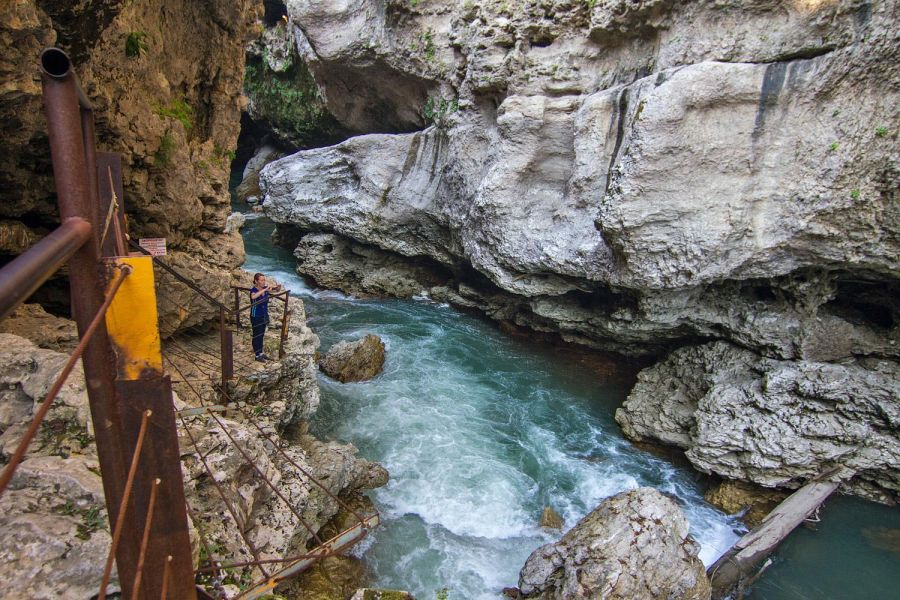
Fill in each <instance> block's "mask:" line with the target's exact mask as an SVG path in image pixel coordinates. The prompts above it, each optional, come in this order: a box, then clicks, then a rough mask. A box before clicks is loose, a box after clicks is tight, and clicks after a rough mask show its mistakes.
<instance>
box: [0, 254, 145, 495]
mask: <svg viewBox="0 0 900 600" xmlns="http://www.w3.org/2000/svg"><path fill="white" fill-rule="evenodd" d="M116 268H117V269H118V270H119V273H118V275H116V277H115V279H113V281H112V283H111V285H110V288H109V290H108V291H107V292H106V296H105V297H104V300H103V304H101V305H100V308H99V309H97V314H96V315H94V319H93V320H92V321H91V323H90V325H88V328H87V329H86V330H85V332H84V335H82V336H81V340H80V341H79V342H78V345H77V346H76V347H75V350H73V351H72V354H71V355H70V356H69V359H68V360H67V361H66V364H65V365H64V366H63V368H62V371H60V373H59V375H58V376H57V377H56V381H54V382H53V387H51V388H50V391H49V392H47V396H46V397H45V398H44V400H43V402H41V405H40V407H38V410H37V412H36V413H35V415H34V418H32V420H31V425H29V426H28V431H26V432H25V435H24V436H22V439H21V440H20V441H19V445H18V446H17V447H16V451H15V452H14V453H13V455H12V458H10V459H9V464H7V465H6V468H5V469H4V470H3V475H0V496H2V495H3V493H4V492H5V491H6V488H7V486H8V485H9V482H10V481H12V478H13V474H14V473H15V472H16V469H18V468H19V462H20V461H21V460H22V458H23V457H24V456H25V453H26V452H27V451H28V446H29V445H30V444H31V441H32V439H33V438H34V436H35V434H36V433H37V430H38V427H40V425H41V423H42V422H43V421H44V418H45V417H46V416H47V413H48V412H49V411H50V406H51V405H52V404H53V400H55V399H56V395H57V394H59V391H60V390H61V389H62V386H63V384H64V383H65V382H66V379H68V377H69V374H70V373H71V372H72V369H73V368H75V363H76V362H78V359H79V358H81V355H82V353H83V352H84V349H85V348H86V347H87V345H88V342H90V341H91V338H92V337H93V336H94V332H95V331H97V327H99V326H100V322H101V321H102V319H103V318H104V316H105V315H106V311H107V310H108V309H109V305H110V304H111V303H112V301H113V298H114V297H115V295H116V292H118V291H119V287H120V286H121V285H122V282H123V281H125V278H126V277H128V275H129V274H130V273H131V267H130V266H128V265H121V266H117V267H116Z"/></svg>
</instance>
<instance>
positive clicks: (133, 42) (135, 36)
mask: <svg viewBox="0 0 900 600" xmlns="http://www.w3.org/2000/svg"><path fill="white" fill-rule="evenodd" d="M146 37H147V34H146V33H144V32H143V31H132V32H131V33H129V34H128V37H126V38H125V56H127V57H128V58H137V57H139V56H143V55H144V54H146V53H147V50H149V47H148V46H147V42H146V41H145V39H144V38H146Z"/></svg>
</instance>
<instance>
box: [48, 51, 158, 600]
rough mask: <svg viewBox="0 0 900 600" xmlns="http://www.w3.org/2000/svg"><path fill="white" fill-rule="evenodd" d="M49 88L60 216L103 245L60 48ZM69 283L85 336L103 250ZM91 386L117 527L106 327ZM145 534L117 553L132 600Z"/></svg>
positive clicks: (95, 352)
mask: <svg viewBox="0 0 900 600" xmlns="http://www.w3.org/2000/svg"><path fill="white" fill-rule="evenodd" d="M40 62H41V83H42V87H43V93H44V113H45V115H46V117H47V132H48V135H49V138H50V156H51V159H52V160H53V176H54V180H55V183H56V194H57V200H58V203H59V213H60V218H61V220H62V221H65V220H67V219H69V218H72V217H79V218H82V219H85V220H87V221H89V222H91V224H92V225H93V227H92V229H93V231H94V236H95V239H96V236H97V235H98V234H97V231H98V230H99V228H100V227H99V226H97V224H96V222H95V221H96V219H97V215H98V214H99V211H98V208H97V202H96V196H92V194H91V184H90V179H89V175H88V157H87V151H86V150H85V144H86V143H87V144H91V145H92V144H93V139H88V138H86V137H85V135H84V128H83V127H82V114H81V109H90V108H91V106H90V103H89V102H88V101H87V98H85V97H84V93H83V92H82V91H81V88H80V86H79V85H78V81H77V78H76V76H75V73H74V70H73V67H72V62H71V60H69V57H68V56H67V55H66V53H65V52H63V51H62V50H60V49H58V48H47V49H45V50H44V51H43V52H42V53H41V61H40ZM69 267H70V268H69V282H70V289H71V295H72V316H73V317H74V318H75V322H76V324H77V325H78V334H79V336H81V337H83V336H84V334H85V332H86V330H87V329H88V327H89V325H90V322H91V320H92V319H93V317H94V315H95V314H97V312H98V311H99V309H100V307H101V305H102V303H103V295H104V290H105V288H106V275H105V274H104V273H103V272H101V262H100V257H99V253H98V248H97V244H96V243H87V244H84V245H83V246H82V247H81V248H80V249H79V250H78V251H77V252H75V254H74V255H73V256H72V259H71V260H70V261H69ZM82 365H83V366H84V373H85V384H86V387H87V392H88V399H89V400H90V405H91V420H92V422H93V424H94V436H95V439H96V442H97V457H98V459H99V461H100V470H101V471H102V473H103V492H104V495H105V497H106V508H107V511H108V514H109V519H110V523H115V521H116V519H117V517H118V514H119V504H120V502H121V499H122V493H123V490H124V488H125V480H126V477H127V473H128V464H127V462H126V461H127V458H126V457H128V456H129V455H130V452H129V450H130V448H126V447H125V444H124V441H123V433H122V415H121V410H120V407H119V401H118V397H117V393H116V387H115V380H116V358H115V356H114V355H113V352H112V348H111V346H110V342H109V335H108V334H107V331H106V323H105V322H104V321H101V323H100V324H99V326H98V327H97V331H96V333H95V334H94V337H93V338H92V339H91V340H90V343H88V344H87V346H86V347H85V350H84V355H83V356H82ZM140 542H141V540H140V532H139V531H136V530H135V528H128V530H127V531H126V532H125V533H124V534H123V539H122V542H121V543H120V544H119V547H118V549H117V551H116V562H117V564H118V567H119V578H120V581H121V583H122V588H123V589H122V591H123V595H124V596H126V597H127V596H130V595H131V589H130V588H131V583H132V581H133V579H134V569H135V565H136V564H137V561H138V554H139V551H140Z"/></svg>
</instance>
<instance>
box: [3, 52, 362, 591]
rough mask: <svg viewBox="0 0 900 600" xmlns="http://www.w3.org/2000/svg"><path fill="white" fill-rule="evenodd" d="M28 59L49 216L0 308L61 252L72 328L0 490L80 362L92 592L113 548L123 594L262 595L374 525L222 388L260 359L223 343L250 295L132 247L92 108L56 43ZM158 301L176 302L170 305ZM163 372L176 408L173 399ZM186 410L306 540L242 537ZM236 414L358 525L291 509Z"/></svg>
mask: <svg viewBox="0 0 900 600" xmlns="http://www.w3.org/2000/svg"><path fill="white" fill-rule="evenodd" d="M40 66H41V76H42V83H43V89H44V101H45V113H46V117H47V124H48V132H49V138H50V147H51V156H52V161H53V172H54V177H55V180H56V191H57V196H58V202H59V208H60V221H61V225H60V227H59V228H57V229H56V230H55V231H53V232H51V233H50V234H49V235H47V236H46V237H45V238H44V239H42V240H41V241H39V242H38V243H37V244H35V245H34V246H33V247H32V248H30V249H29V250H27V251H26V252H24V253H23V254H22V255H20V256H19V257H17V258H16V259H15V260H13V261H12V262H10V263H9V264H7V265H6V266H5V267H3V269H0V319H3V318H6V317H7V316H8V315H9V314H10V313H11V312H12V311H13V310H14V309H15V308H16V307H17V306H19V305H20V304H22V303H23V302H24V301H26V300H27V299H28V298H29V297H30V296H31V295H32V294H33V293H34V292H35V290H37V288H38V287H40V285H41V284H43V283H44V282H45V281H46V280H47V279H48V278H49V277H50V276H51V275H53V274H54V273H55V272H56V271H58V270H59V269H60V267H62V266H63V265H65V264H67V265H68V267H69V281H70V288H71V297H72V314H73V316H74V318H75V321H76V324H77V326H78V333H79V338H80V341H79V343H78V345H77V347H76V348H75V350H74V351H73V352H72V354H71V355H70V356H69V359H68V360H67V362H66V364H65V365H64V367H63V368H62V370H61V371H60V373H59V376H58V378H57V380H56V382H55V383H54V385H53V386H52V387H51V389H50V390H49V392H48V393H47V395H46V396H45V398H44V400H43V401H42V402H41V403H40V404H39V405H38V406H37V407H36V409H35V410H34V415H33V419H32V421H31V424H30V425H29V427H28V429H27V431H26V433H25V434H24V435H23V437H22V438H21V440H20V441H19V443H18V446H17V448H16V450H15V452H14V453H13V455H12V456H11V457H10V459H9V461H8V463H7V464H6V466H5V467H4V469H3V472H2V474H0V495H2V494H3V493H4V492H5V491H6V489H7V488H8V487H9V485H10V483H11V481H12V480H13V478H14V475H15V471H16V469H17V467H18V466H19V464H20V463H21V461H22V460H23V459H24V458H25V457H26V454H27V453H28V448H29V445H30V443H31V441H32V440H33V439H34V437H35V434H36V433H37V431H38V429H39V427H40V426H41V423H42V421H43V420H44V418H45V416H46V415H47V413H48V411H49V410H50V408H51V406H52V404H53V402H54V399H55V398H56V396H57V394H58V393H59V391H60V389H61V388H62V386H63V384H64V383H65V381H66V379H67V377H68V376H69V374H70V373H71V372H72V370H73V369H74V368H75V367H76V365H77V362H78V360H81V361H82V366H83V368H84V373H85V382H86V388H87V395H88V400H89V403H90V409H91V420H92V422H93V426H94V436H95V441H96V449H97V457H98V460H99V462H100V470H101V476H102V480H103V488H104V495H105V499H106V508H107V512H108V517H109V526H110V532H111V536H112V543H111V546H110V549H109V554H108V557H107V561H106V564H105V567H104V572H103V578H102V581H101V582H100V583H99V585H98V594H97V597H99V598H105V597H106V594H107V592H108V591H111V588H110V579H111V574H112V567H113V562H114V561H115V564H116V567H117V572H118V579H119V584H120V587H121V595H122V597H124V598H131V599H141V600H143V599H151V598H152V599H157V598H159V599H163V600H165V599H177V600H181V599H196V598H219V597H222V596H223V593H222V589H223V583H224V582H226V581H228V580H229V579H230V580H232V581H236V582H237V583H239V584H241V585H242V587H243V589H242V590H241V593H240V594H239V595H238V596H237V597H238V598H242V599H251V598H261V597H263V596H265V595H268V594H271V593H272V591H273V590H274V589H275V588H276V586H278V585H279V584H280V583H281V582H283V581H285V580H286V579H288V578H290V577H293V576H295V575H297V574H299V573H301V572H303V571H304V570H306V569H308V568H309V567H310V566H311V565H313V564H315V563H316V562H317V561H320V560H322V559H323V558H325V557H327V556H331V555H334V554H338V553H340V552H342V551H345V550H346V549H348V548H350V547H351V546H352V545H353V544H355V543H357V542H359V541H360V540H361V539H363V538H364V537H365V536H366V535H367V533H368V532H369V530H370V529H371V528H372V527H374V526H376V525H377V524H378V523H379V516H378V514H377V513H376V514H371V515H361V514H359V513H357V512H355V511H354V509H353V508H352V507H350V506H349V505H348V504H347V503H346V502H344V501H343V500H342V499H341V498H340V497H339V496H338V495H337V493H336V492H338V491H339V490H330V489H329V488H328V487H327V486H326V485H324V484H323V483H322V482H321V481H319V480H318V479H317V478H316V477H314V476H313V475H312V474H311V473H310V472H309V469H307V468H305V467H303V466H302V465H301V464H300V463H299V462H298V460H296V458H297V457H296V456H292V455H291V452H290V448H285V447H284V445H283V444H282V443H281V440H280V439H278V438H277V437H275V436H274V435H273V431H272V426H271V424H264V425H261V424H260V423H259V422H258V419H257V418H256V417H255V415H254V414H252V412H251V411H249V410H248V409H247V408H246V406H244V405H243V404H244V403H242V402H236V401H235V397H234V394H235V393H236V389H237V386H236V383H239V382H241V381H242V379H248V378H253V377H254V376H255V374H256V372H257V371H258V370H259V365H258V364H257V363H250V362H248V361H246V360H243V359H242V358H241V355H240V352H238V353H237V354H235V349H234V336H235V335H236V334H237V335H238V336H240V335H241V313H242V312H243V311H244V310H247V309H248V308H249V305H245V306H241V299H242V290H241V289H240V288H236V289H234V290H233V294H234V306H233V307H227V306H225V305H224V304H223V303H222V302H220V301H219V300H217V299H216V295H215V294H211V293H210V291H209V290H202V289H200V288H198V287H197V286H196V285H194V284H193V282H191V281H190V280H189V279H188V278H186V277H184V276H183V275H182V274H181V273H179V272H178V271H177V270H176V269H174V268H172V267H171V266H170V265H168V264H166V262H165V260H164V259H162V258H160V257H151V256H145V255H141V253H139V252H130V251H129V246H130V245H131V241H130V238H129V237H128V231H127V221H126V219H125V213H124V210H123V206H122V195H123V192H122V189H123V186H122V180H121V172H122V169H121V159H120V157H119V156H117V155H115V154H111V153H105V152H97V151H96V149H95V146H94V124H93V113H92V109H91V105H90V103H89V102H88V100H87V98H86V96H85V95H84V93H83V92H82V90H81V89H80V87H79V85H78V83H77V78H76V76H75V74H74V72H73V69H72V65H71V62H70V60H69V58H68V56H66V54H65V53H64V52H62V51H61V50H58V49H56V48H48V49H46V50H44V51H43V52H42V54H41V57H40ZM163 277H168V278H170V279H172V280H174V281H177V282H179V283H180V284H182V285H185V286H187V288H189V289H190V296H191V305H192V309H191V310H188V308H187V307H185V306H180V305H179V303H178V301H176V300H174V299H173V298H172V297H170V296H169V295H168V294H167V293H165V292H162V293H160V294H159V295H157V281H158V280H160V279H162V278H163ZM228 292H229V293H231V290H229V291H228ZM179 297H182V298H183V296H179ZM278 300H280V301H281V304H280V311H275V312H276V313H279V314H280V316H281V337H280V343H279V348H278V354H279V358H285V341H286V339H287V337H288V328H289V319H290V315H291V310H290V299H289V295H288V294H287V293H284V294H281V295H280V296H278ZM166 303H174V306H169V307H168V309H167V308H166ZM200 304H205V309H206V311H208V312H205V313H202V314H207V315H212V318H206V319H201V320H200V321H199V322H197V323H193V324H191V325H190V326H184V323H182V324H181V326H179V327H176V329H177V330H178V331H179V335H175V336H168V338H167V339H166V340H165V343H163V342H162V341H161V336H160V331H159V322H158V311H157V308H158V307H160V308H163V310H164V312H165V311H167V310H171V309H177V312H178V314H196V313H197V312H198V308H197V305H200ZM210 325H211V326H210ZM216 341H217V342H218V348H216V344H215V342H216ZM173 385H174V386H175V387H176V389H177V390H178V392H179V395H180V396H181V399H182V400H183V401H186V403H187V406H182V407H176V406H175V405H174V402H173ZM198 423H199V427H200V428H201V430H202V429H203V428H206V429H207V430H211V429H215V430H216V431H217V432H221V433H222V435H223V436H224V437H225V438H227V444H229V445H230V447H231V448H233V449H234V451H235V452H236V453H237V454H238V455H240V457H241V460H242V464H243V465H244V466H243V467H242V468H246V469H247V470H248V472H250V473H253V474H255V475H254V476H253V477H254V479H255V480H256V481H258V482H259V483H260V485H265V486H266V487H267V489H268V490H269V492H270V493H271V494H273V495H274V497H277V498H278V500H279V501H280V502H282V503H284V505H285V506H286V507H287V509H288V511H289V512H290V513H291V514H292V515H293V517H294V525H296V526H297V529H298V530H300V528H302V529H303V530H306V532H307V533H308V539H309V540H310V542H309V543H308V544H307V546H306V547H305V548H303V549H301V550H298V551H297V553H296V554H295V555H292V556H272V555H271V554H272V553H271V552H269V553H264V552H261V551H260V549H259V548H258V547H257V546H256V545H255V544H254V539H253V536H252V535H251V532H250V531H248V516H247V515H244V514H242V513H241V509H242V507H241V505H240V501H241V497H240V494H239V493H237V491H235V490H226V489H225V486H224V485H223V482H221V481H218V480H217V477H216V475H217V474H216V473H214V472H213V470H212V469H211V467H210V465H209V461H208V459H209V454H210V453H209V452H206V453H204V452H203V451H202V449H201V446H200V440H198V439H197V436H196V435H195V434H194V428H192V427H190V426H189V425H190V424H193V425H194V426H195V428H196V427H198ZM236 423H240V424H241V425H242V426H245V428H250V429H251V430H255V431H254V433H253V435H254V436H256V439H257V440H262V442H261V443H264V444H265V445H266V448H267V449H268V451H269V452H270V453H274V454H273V456H275V457H277V459H278V460H280V461H282V463H283V464H286V465H290V467H291V468H292V469H294V470H295V472H296V473H297V474H299V476H302V478H303V481H305V484H304V485H305V488H306V490H307V493H311V491H312V490H319V493H322V494H324V495H326V496H327V497H328V498H329V500H330V501H331V502H333V503H334V506H335V507H339V508H340V509H342V510H344V511H347V512H348V513H349V514H352V515H353V516H354V518H355V520H356V522H355V523H354V524H353V525H352V526H351V527H349V528H347V529H346V530H344V531H342V532H340V533H339V534H338V535H336V536H335V537H333V538H331V539H328V540H322V539H321V538H320V537H319V533H318V531H317V530H316V528H315V527H314V526H313V525H312V524H310V523H308V522H307V521H306V520H305V519H304V518H303V516H302V514H301V512H302V511H301V510H299V509H298V507H297V506H296V505H295V500H296V499H294V498H290V497H289V495H290V493H289V492H287V493H286V492H285V490H283V489H282V487H283V486H281V485H279V483H278V482H274V481H272V478H270V477H268V476H267V474H266V473H265V471H264V470H263V469H262V468H261V467H260V465H258V464H256V462H255V461H254V460H253V457H252V456H251V452H249V451H248V448H247V440H243V441H241V440H238V439H237V436H235V435H234V433H233V431H232V429H234V427H235V424H236ZM179 426H180V427H181V429H179ZM179 436H181V438H182V439H183V440H186V441H185V442H184V446H185V447H181V448H180V447H179ZM182 457H184V459H185V460H193V461H196V462H197V463H198V464H199V465H202V470H203V471H204V472H205V476H206V478H208V481H209V482H210V485H212V488H213V489H214V491H215V495H216V497H217V498H218V501H219V502H220V506H221V508H220V511H221V514H222V515H223V518H224V519H225V520H226V522H227V526H228V527H229V528H230V529H233V531H235V532H237V534H238V536H239V537H240V540H241V542H242V544H243V545H242V547H240V548H231V549H229V550H228V551H224V550H223V549H222V546H221V545H220V544H215V545H213V544H210V541H209V540H208V539H207V537H208V536H207V532H206V531H204V527H203V526H202V525H201V523H202V518H203V517H204V516H205V515H202V514H198V512H197V511H196V509H195V508H194V507H191V506H189V503H188V501H187V499H186V494H185V485H184V477H183V464H182ZM189 516H190V518H191V520H192V521H193V522H194V523H195V524H196V525H197V533H198V535H199V538H200V545H201V547H202V549H203V550H202V552H201V559H200V562H199V564H197V565H196V568H195V565H194V562H193V558H192V557H193V552H192V550H191V539H190V532H189V527H188V517H189ZM257 541H258V540H257ZM251 559H252V560H251ZM198 583H200V584H203V585H198Z"/></svg>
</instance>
